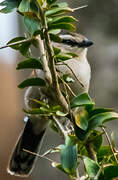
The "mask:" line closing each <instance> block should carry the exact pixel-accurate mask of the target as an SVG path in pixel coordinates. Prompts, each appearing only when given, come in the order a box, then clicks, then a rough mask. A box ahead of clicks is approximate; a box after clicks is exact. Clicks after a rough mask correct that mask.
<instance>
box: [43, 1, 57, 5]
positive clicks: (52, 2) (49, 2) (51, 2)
mask: <svg viewBox="0 0 118 180" xmlns="http://www.w3.org/2000/svg"><path fill="white" fill-rule="evenodd" d="M56 1H57V0H46V2H47V3H48V4H49V5H51V4H54V3H55V2H56Z"/></svg>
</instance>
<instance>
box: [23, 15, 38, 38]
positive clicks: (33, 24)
mask: <svg viewBox="0 0 118 180" xmlns="http://www.w3.org/2000/svg"><path fill="white" fill-rule="evenodd" d="M24 23H25V26H26V28H27V30H28V32H29V33H30V34H31V35H33V34H34V32H35V31H38V30H39V29H40V23H39V22H38V21H37V19H36V18H34V17H32V16H31V17H29V16H24Z"/></svg>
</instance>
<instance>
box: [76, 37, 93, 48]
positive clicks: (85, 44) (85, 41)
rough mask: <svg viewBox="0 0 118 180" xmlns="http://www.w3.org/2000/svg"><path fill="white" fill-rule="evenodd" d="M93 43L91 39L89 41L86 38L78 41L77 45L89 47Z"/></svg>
mask: <svg viewBox="0 0 118 180" xmlns="http://www.w3.org/2000/svg"><path fill="white" fill-rule="evenodd" d="M92 45H93V42H92V41H90V40H88V39H86V40H83V41H82V42H79V43H78V47H83V48H84V47H85V48H86V47H89V46H92Z"/></svg>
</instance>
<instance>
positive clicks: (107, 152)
mask: <svg viewBox="0 0 118 180" xmlns="http://www.w3.org/2000/svg"><path fill="white" fill-rule="evenodd" d="M112 155H113V154H112V151H111V149H110V147H109V146H101V147H100V149H99V150H98V152H97V157H98V159H99V161H102V160H103V159H104V157H107V158H108V157H109V156H112Z"/></svg>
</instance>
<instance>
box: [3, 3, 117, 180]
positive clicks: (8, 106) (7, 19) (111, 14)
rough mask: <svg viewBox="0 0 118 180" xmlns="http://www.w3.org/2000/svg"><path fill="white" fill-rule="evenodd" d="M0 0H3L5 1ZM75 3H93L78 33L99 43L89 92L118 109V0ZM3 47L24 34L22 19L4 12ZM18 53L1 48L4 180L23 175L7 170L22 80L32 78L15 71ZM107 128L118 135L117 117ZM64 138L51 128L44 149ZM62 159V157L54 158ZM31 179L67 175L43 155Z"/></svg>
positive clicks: (19, 116)
mask: <svg viewBox="0 0 118 180" xmlns="http://www.w3.org/2000/svg"><path fill="white" fill-rule="evenodd" d="M0 2H1V0H0ZM68 3H69V4H70V5H71V7H78V6H81V5H85V4H87V5H88V7H87V8H85V9H81V10H79V11H77V12H76V13H75V17H76V18H77V19H79V23H78V24H77V32H80V33H82V34H83V35H85V36H86V37H87V38H88V39H90V40H92V41H93V42H94V46H92V47H91V48H90V49H89V51H88V59H89V62H90V65H91V68H92V79H91V86H90V92H89V93H90V95H91V97H92V98H94V100H95V101H96V105H97V106H104V107H112V108H114V109H115V110H116V111H117V112H118V0H110V1H103V0H99V1H98V0H89V1H88V0H79V1H78V0H74V1H72V2H71V1H70V0H68ZM0 22H1V27H0V46H2V45H4V44H6V42H8V41H9V40H10V39H12V38H14V37H16V36H18V35H19V34H22V35H23V23H22V21H21V20H20V18H19V17H18V16H17V15H16V14H15V13H12V14H8V15H3V14H0ZM22 59H23V57H21V56H20V55H19V54H18V53H17V54H16V52H15V51H13V50H11V49H10V48H7V49H5V50H0V82H1V83H0V179H1V180H20V178H18V177H17V178H16V177H13V176H10V175H8V174H7V172H6V167H7V163H8V160H9V156H10V153H11V151H12V149H13V146H14V144H15V142H16V140H17V138H18V136H19V133H20V131H21V130H22V129H23V126H24V122H23V117H24V114H23V112H22V108H23V94H24V91H23V90H20V89H18V88H17V85H18V84H19V83H20V82H21V81H22V80H24V79H25V78H26V77H28V74H29V72H28V71H27V73H26V72H24V71H20V72H19V71H16V70H15V68H16V63H17V62H18V61H20V60H22ZM108 126H109V128H108V131H109V132H111V131H112V130H114V131H115V135H116V136H117V137H118V121H113V122H112V123H109V124H108ZM117 137H116V144H117V145H118V138H117ZM59 143H62V140H61V139H60V137H58V136H57V134H55V133H54V132H52V131H51V130H48V131H47V135H46V137H45V141H44V145H43V149H42V152H44V151H45V150H47V149H48V148H51V147H53V144H55V145H58V144H59ZM54 158H58V157H54ZM26 179H29V180H39V179H41V180H42V179H44V180H55V179H57V180H60V179H64V180H68V177H67V176H66V175H65V174H63V173H62V172H60V171H59V170H56V169H53V168H52V167H51V165H50V163H49V162H48V161H46V160H43V159H39V160H38V162H37V165H36V167H35V169H34V171H33V174H32V175H31V177H29V178H26Z"/></svg>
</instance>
